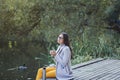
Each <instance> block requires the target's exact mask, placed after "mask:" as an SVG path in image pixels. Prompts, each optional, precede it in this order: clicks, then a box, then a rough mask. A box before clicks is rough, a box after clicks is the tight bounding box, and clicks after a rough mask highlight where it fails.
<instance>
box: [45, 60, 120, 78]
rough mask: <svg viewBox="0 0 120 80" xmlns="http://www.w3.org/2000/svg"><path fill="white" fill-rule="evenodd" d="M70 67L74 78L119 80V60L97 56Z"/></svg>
mask: <svg viewBox="0 0 120 80" xmlns="http://www.w3.org/2000/svg"><path fill="white" fill-rule="evenodd" d="M72 69H73V75H74V77H75V79H74V80H120V60H113V59H103V58H98V59H95V60H91V61H88V62H84V63H81V64H77V65H74V66H72ZM46 80H56V79H46Z"/></svg>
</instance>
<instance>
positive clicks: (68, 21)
mask: <svg viewBox="0 0 120 80" xmlns="http://www.w3.org/2000/svg"><path fill="white" fill-rule="evenodd" d="M0 2H1V3H0V55H1V56H0V65H2V66H0V68H2V72H3V73H1V75H2V76H3V77H6V76H4V75H3V74H4V73H6V72H5V71H6V70H7V69H8V68H11V67H14V66H19V65H21V64H24V63H25V64H27V66H28V67H30V68H29V73H31V75H29V73H28V74H27V73H26V75H27V77H31V76H32V78H33V77H35V75H36V71H37V68H39V67H42V66H44V65H45V64H47V65H48V64H50V63H52V62H53V61H52V59H51V56H50V55H49V50H51V49H57V46H58V45H56V44H57V42H56V40H57V36H58V35H59V33H61V32H63V31H64V32H67V33H68V34H69V36H70V42H71V46H72V49H73V53H74V59H73V60H72V64H73V65H74V64H77V63H80V62H84V61H87V60H91V59H93V58H98V57H103V58H104V57H111V58H115V59H116V58H117V59H120V34H119V31H118V30H119V29H120V28H119V27H120V25H119V24H118V23H115V21H119V19H120V16H119V15H120V9H119V8H120V5H119V3H120V1H119V0H89V1H88V0H0ZM111 21H112V22H111ZM110 23H112V25H111V24H110ZM116 25H117V27H118V28H117V30H116V29H114V27H115V26H116ZM16 59H18V60H16ZM33 70H34V71H33ZM14 74H15V73H13V74H9V73H7V74H6V75H9V76H7V77H11V76H12V75H14ZM33 74H34V75H33ZM26 75H25V77H24V76H23V75H22V73H21V74H20V76H23V79H25V80H26V78H27V77H26ZM3 77H1V79H3ZM16 77H17V78H19V79H21V77H18V76H17V75H16ZM9 80H13V78H12V77H11V78H9Z"/></svg>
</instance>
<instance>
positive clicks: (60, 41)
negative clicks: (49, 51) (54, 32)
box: [57, 34, 64, 44]
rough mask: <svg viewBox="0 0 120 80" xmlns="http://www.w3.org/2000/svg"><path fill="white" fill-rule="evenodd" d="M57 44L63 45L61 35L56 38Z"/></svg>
mask: <svg viewBox="0 0 120 80" xmlns="http://www.w3.org/2000/svg"><path fill="white" fill-rule="evenodd" d="M57 42H58V43H59V44H64V39H63V34H60V35H59V36H58V39H57Z"/></svg>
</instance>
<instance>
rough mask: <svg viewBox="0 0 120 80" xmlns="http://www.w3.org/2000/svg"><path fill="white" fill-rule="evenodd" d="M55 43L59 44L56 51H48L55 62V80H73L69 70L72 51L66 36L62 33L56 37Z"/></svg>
mask: <svg viewBox="0 0 120 80" xmlns="http://www.w3.org/2000/svg"><path fill="white" fill-rule="evenodd" d="M57 42H58V44H60V45H59V47H58V49H57V51H54V50H53V51H50V54H51V56H53V57H54V60H55V62H56V78H57V80H73V76H72V69H71V56H72V54H71V53H72V51H71V48H70V45H69V37H68V34H67V33H65V32H62V33H61V34H60V35H59V36H58V39H57Z"/></svg>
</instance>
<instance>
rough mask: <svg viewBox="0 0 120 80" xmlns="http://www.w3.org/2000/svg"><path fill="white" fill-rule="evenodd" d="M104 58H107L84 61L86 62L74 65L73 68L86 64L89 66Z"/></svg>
mask: <svg viewBox="0 0 120 80" xmlns="http://www.w3.org/2000/svg"><path fill="white" fill-rule="evenodd" d="M103 60H105V58H97V59H93V60H91V61H88V62H84V63H81V64H77V65H74V66H72V69H73V70H74V69H77V68H81V67H84V66H87V65H90V64H94V63H97V62H100V61H103Z"/></svg>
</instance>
